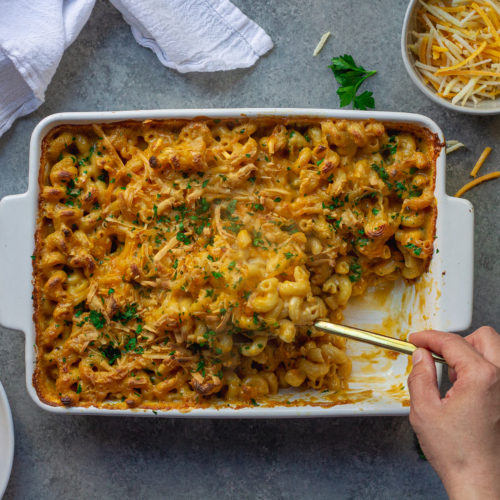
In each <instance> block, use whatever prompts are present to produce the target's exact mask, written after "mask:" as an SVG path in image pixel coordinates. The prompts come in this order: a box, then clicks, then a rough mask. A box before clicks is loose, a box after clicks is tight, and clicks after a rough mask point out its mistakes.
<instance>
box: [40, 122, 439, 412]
mask: <svg viewBox="0 0 500 500" xmlns="http://www.w3.org/2000/svg"><path fill="white" fill-rule="evenodd" d="M441 147H442V144H440V143H439V140H438V138H437V136H436V135H435V134H432V133H431V132H430V131H428V130H427V129H424V128H421V127H418V126H415V125H412V124H401V123H380V122H376V121H374V120H367V121H360V122H356V121H347V120H337V119H330V120H329V119H323V118H258V119H239V120H236V119H235V120H212V119H209V118H197V119H194V120H164V121H156V120H147V121H146V122H132V121H128V122H120V123H112V124H101V125H63V126H60V127H56V128H55V129H53V130H52V131H51V132H50V133H49V134H48V135H47V136H46V137H45V139H44V141H43V144H42V154H41V160H40V174H39V187H40V197H39V215H38V219H37V229H36V234H35V259H34V262H33V273H34V274H33V275H34V278H33V281H34V293H33V298H34V321H35V324H36V332H37V336H36V347H37V365H36V369H35V372H34V376H33V382H34V386H35V388H36V390H37V393H38V395H39V397H40V399H41V400H42V401H44V402H45V403H47V404H49V405H54V406H63V405H64V406H81V407H88V406H96V407H100V408H144V409H153V410H156V409H159V410H165V409H179V410H182V411H188V410H190V409H193V408H205V407H208V406H215V407H220V406H223V405H225V404H227V403H230V404H231V406H232V407H248V406H249V405H253V404H261V405H262V404H263V405H265V406H273V405H277V404H282V403H279V402H277V400H276V399H274V400H273V397H272V396H273V395H274V394H276V393H277V391H278V390H279V388H281V387H290V386H292V387H298V388H300V389H304V388H307V387H309V388H314V389H321V390H325V389H326V390H329V391H332V392H335V393H336V396H335V397H332V399H331V403H330V402H326V403H325V402H324V401H317V402H313V404H314V405H318V406H325V405H326V406H328V405H333V404H344V403H348V402H352V401H353V399H352V397H351V398H349V397H348V396H346V395H345V389H346V388H347V382H348V377H349V374H350V360H349V359H348V358H347V356H346V355H345V353H344V351H345V341H344V340H343V339H341V338H338V337H335V336H332V335H328V334H323V333H321V332H318V331H316V330H315V329H314V328H313V327H312V326H311V325H312V323H313V322H314V321H315V320H316V319H326V320H331V321H336V322H338V321H340V320H341V319H342V309H343V307H344V306H345V304H346V302H347V301H348V300H349V297H350V296H351V295H359V294H362V293H363V292H364V290H365V289H366V288H367V286H368V285H370V284H372V283H374V282H375V281H377V280H394V279H397V278H398V277H400V276H402V277H403V278H405V279H408V280H413V279H415V278H418V277H419V276H420V275H421V274H422V273H423V272H425V270H426V269H427V267H428V265H429V262H430V259H431V256H432V252H433V239H434V233H435V220H436V204H435V199H434V194H433V193H434V185H435V175H436V169H435V164H436V159H437V156H438V155H439V151H440V149H441ZM294 404H298V405H300V404H305V402H301V401H300V400H299V401H298V402H297V401H294ZM307 404H310V401H309V400H308V401H307Z"/></svg>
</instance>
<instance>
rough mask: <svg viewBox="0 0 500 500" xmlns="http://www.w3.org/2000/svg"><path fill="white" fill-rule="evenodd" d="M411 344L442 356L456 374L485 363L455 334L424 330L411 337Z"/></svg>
mask: <svg viewBox="0 0 500 500" xmlns="http://www.w3.org/2000/svg"><path fill="white" fill-rule="evenodd" d="M409 340H410V342H411V343H412V344H414V345H416V346H417V347H425V348H426V349H430V350H431V351H433V352H435V353H437V354H441V355H442V356H443V357H444V359H445V360H446V362H447V363H448V365H449V366H450V367H451V368H453V369H454V370H455V371H456V372H459V371H463V370H466V369H470V368H472V367H474V366H477V365H478V364H481V363H484V358H483V357H482V356H481V354H480V353H479V352H477V351H476V349H474V347H473V346H472V345H471V344H469V343H468V342H467V341H466V340H465V339H463V338H462V337H460V335H457V334H455V333H445V332H438V331H436V330H424V331H422V332H415V333H412V334H411V335H410V338H409Z"/></svg>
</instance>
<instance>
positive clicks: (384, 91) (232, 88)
mask: <svg viewBox="0 0 500 500" xmlns="http://www.w3.org/2000/svg"><path fill="white" fill-rule="evenodd" d="M235 3H236V4H237V5H238V6H239V7H240V8H241V9H242V10H243V11H244V12H245V13H246V14H248V15H249V16H250V17H251V18H253V19H254V20H255V21H256V22H258V23H259V24H260V25H261V26H262V27H263V28H265V29H266V31H267V32H268V33H269V35H270V36H271V37H272V38H273V40H274V43H275V47H274V49H273V50H272V51H271V53H269V54H268V55H267V56H265V57H263V58H262V59H261V60H260V61H259V62H258V63H257V64H256V65H255V66H254V67H253V68H250V69H248V70H237V71H231V72H227V73H216V74H186V75H181V74H179V73H176V72H175V71H173V70H170V69H167V68H164V67H163V66H161V64H160V63H159V62H158V60H157V59H156V57H155V56H154V54H153V53H152V52H151V51H149V50H147V49H145V48H142V47H140V46H138V45H137V44H136V43H135V41H134V39H133V37H132V35H131V33H130V29H129V27H128V26H127V25H126V24H125V22H124V21H123V19H122V18H121V15H120V14H119V13H118V12H117V11H116V10H115V9H114V8H113V7H112V6H111V5H110V4H108V3H105V2H103V1H102V0H100V1H98V3H97V5H96V8H95V10H94V12H93V14H92V16H91V19H90V21H89V23H88V25H87V26H86V27H85V29H84V31H83V33H82V34H81V35H80V37H79V38H78V39H77V41H76V42H75V43H74V44H73V45H72V46H71V47H70V48H69V50H68V51H67V52H66V54H65V55H64V58H63V60H62V62H61V65H60V67H59V69H58V71H57V74H56V76H55V78H54V80H53V81H52V83H51V85H50V86H49V88H48V91H47V96H46V97H47V99H46V102H45V104H44V105H43V106H42V107H41V108H40V109H39V110H38V111H36V112H35V113H33V114H32V115H30V116H28V117H25V118H23V119H20V120H18V121H17V123H15V125H14V126H13V127H12V129H11V130H10V131H9V132H7V133H6V134H5V135H4V136H3V137H2V138H0V174H1V175H0V196H4V195H6V194H10V193H20V192H23V191H24V190H25V189H26V187H27V171H28V143H29V138H30V134H31V131H32V129H33V127H34V125H35V124H36V123H37V122H38V121H39V120H40V119H42V118H43V117H44V116H46V115H48V114H51V113H54V112H58V111H73V110H118V109H148V108H149V109H152V108H175V107H179V108H190V107H229V106H270V107H271V106H272V107H274V106H297V107H327V108H337V107H338V98H337V95H336V94H335V90H336V88H337V87H336V83H335V81H334V79H333V76H332V74H331V72H330V70H329V69H328V68H327V64H329V60H330V58H331V57H332V56H334V55H339V54H343V53H350V54H353V56H354V57H355V59H356V61H357V62H358V63H360V64H363V65H364V66H365V67H367V68H369V69H372V68H375V69H377V70H378V74H377V76H376V77H374V78H372V79H371V80H370V81H369V85H367V88H369V89H370V90H373V92H374V95H375V98H376V103H377V109H379V110H398V111H413V112H418V113H423V114H425V115H427V116H430V117H431V118H433V119H434V120H436V121H437V123H438V124H440V126H441V127H442V128H443V130H444V132H445V134H446V136H447V137H448V138H453V139H460V140H462V141H463V142H465V143H466V144H467V149H466V150H463V151H461V152H457V153H455V154H454V155H453V156H451V157H450V158H449V164H448V181H447V189H448V192H449V193H454V192H455V191H456V189H457V188H458V187H459V186H460V185H462V184H463V183H464V182H465V181H466V180H467V179H468V172H469V170H470V168H471V166H472V165H473V162H474V160H475V159H476V158H477V157H478V155H479V154H480V152H481V150H482V149H483V147H485V146H486V145H490V146H494V147H495V146H498V142H499V138H500V117H490V118H473V117H468V116H465V115H460V114H456V113H452V112H448V111H445V110H444V109H442V108H440V107H438V106H436V105H434V104H433V103H431V102H430V101H428V100H427V99H426V98H425V97H424V96H423V95H422V94H421V93H420V92H419V91H418V90H417V89H416V88H415V87H414V86H413V84H412V83H411V81H410V79H409V77H408V76H407V74H406V72H405V70H404V68H403V64H402V61H401V57H400V50H399V36H400V29H401V24H402V21H403V16H404V11H405V4H406V2H405V1H404V0H372V1H362V0H335V1H332V0H331V1H328V0H316V1H314V2H304V1H303V0H288V1H287V2H280V1H278V0H273V1H270V0H269V1H266V0H253V1H248V0H247V1H245V0H236V1H235ZM0 22H1V21H0ZM328 30H331V31H332V33H333V35H332V37H331V39H330V40H329V42H328V44H327V45H326V47H325V49H324V50H323V52H322V53H321V54H320V56H319V57H317V58H312V57H311V52H312V50H313V48H314V46H315V44H316V42H317V41H318V40H319V38H320V36H321V34H322V33H324V32H325V31H328ZM0 77H1V75H0ZM499 163H500V148H498V147H496V148H495V151H494V152H493V153H492V155H491V156H490V158H489V159H488V161H487V163H486V165H485V166H484V167H483V168H484V171H485V172H487V171H491V170H493V169H498V167H499ZM498 192H499V184H498V182H492V183H489V184H486V185H483V186H481V187H479V188H477V189H475V190H474V191H472V192H470V193H468V195H467V198H469V199H470V200H472V202H473V203H474V205H475V208H476V226H475V227H476V235H475V249H476V257H475V305H474V318H473V328H471V330H472V329H474V328H477V327H478V326H480V325H482V324H491V325H492V326H494V327H496V328H497V329H498V328H499V327H500V315H499V305H500V299H499V294H498V291H499V290H498V282H499V278H500V261H499V259H498V253H497V249H498V248H499V243H500V242H499V235H500V225H499V224H500V223H499V220H500V207H499V206H500V203H499V200H498ZM0 237H1V235H0ZM0 286H8V285H7V284H5V283H1V284H0ZM0 360H1V361H0V380H1V381H2V383H3V384H4V386H5V389H6V391H7V394H8V396H9V398H10V403H11V407H12V412H13V415H14V422H15V436H16V452H15V459H14V467H13V471H12V476H11V479H10V483H9V486H8V489H7V492H6V498H8V499H11V498H23V499H24V498H27V499H31V498H37V499H38V498H40V499H48V498H73V499H77V498H217V499H220V500H222V499H226V498H261V499H267V498H293V499H295V498H297V499H298V498H340V499H347V498H349V499H357V498H359V499H361V498H363V499H364V498H370V499H399V498H421V499H428V498H433V499H436V500H437V499H440V498H446V494H445V492H444V489H443V487H442V486H441V483H440V481H439V479H438V478H437V476H436V475H435V473H434V472H433V470H432V468H431V467H430V465H429V464H428V463H427V462H425V461H422V460H420V459H419V457H418V454H417V452H416V449H415V444H414V436H413V432H412V430H411V427H410V425H409V424H408V421H407V420H406V419H405V418H355V419H324V420H295V421H270V420H269V421H215V420H164V419H161V420H160V419H157V420H155V419H121V418H97V417H77V418H68V417H61V416H53V415H50V414H47V413H45V412H43V411H42V410H40V409H38V408H37V407H36V406H35V405H34V403H33V402H32V401H31V400H30V399H29V397H28V395H27V392H26V389H25V382H24V377H25V375H24V338H23V335H22V334H21V333H19V332H16V331H10V330H7V329H4V328H0ZM0 453H1V450H0Z"/></svg>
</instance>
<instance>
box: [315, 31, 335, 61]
mask: <svg viewBox="0 0 500 500" xmlns="http://www.w3.org/2000/svg"><path fill="white" fill-rule="evenodd" d="M330 35H331V32H330V31H327V32H326V33H325V34H324V35H323V36H322V37H321V39H320V41H319V42H318V45H316V48H315V49H314V52H313V57H316V56H317V55H318V54H319V53H320V52H321V49H322V48H323V47H324V46H325V43H326V41H327V40H328V38H329V37H330Z"/></svg>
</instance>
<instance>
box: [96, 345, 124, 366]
mask: <svg viewBox="0 0 500 500" xmlns="http://www.w3.org/2000/svg"><path fill="white" fill-rule="evenodd" d="M99 351H101V354H102V355H103V356H104V357H105V358H106V359H107V360H108V363H109V364H110V365H112V364H114V362H115V361H116V360H117V359H119V358H120V357H121V355H122V353H121V351H120V349H117V348H116V347H113V344H112V343H110V344H108V345H107V346H104V347H100V348H99Z"/></svg>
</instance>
